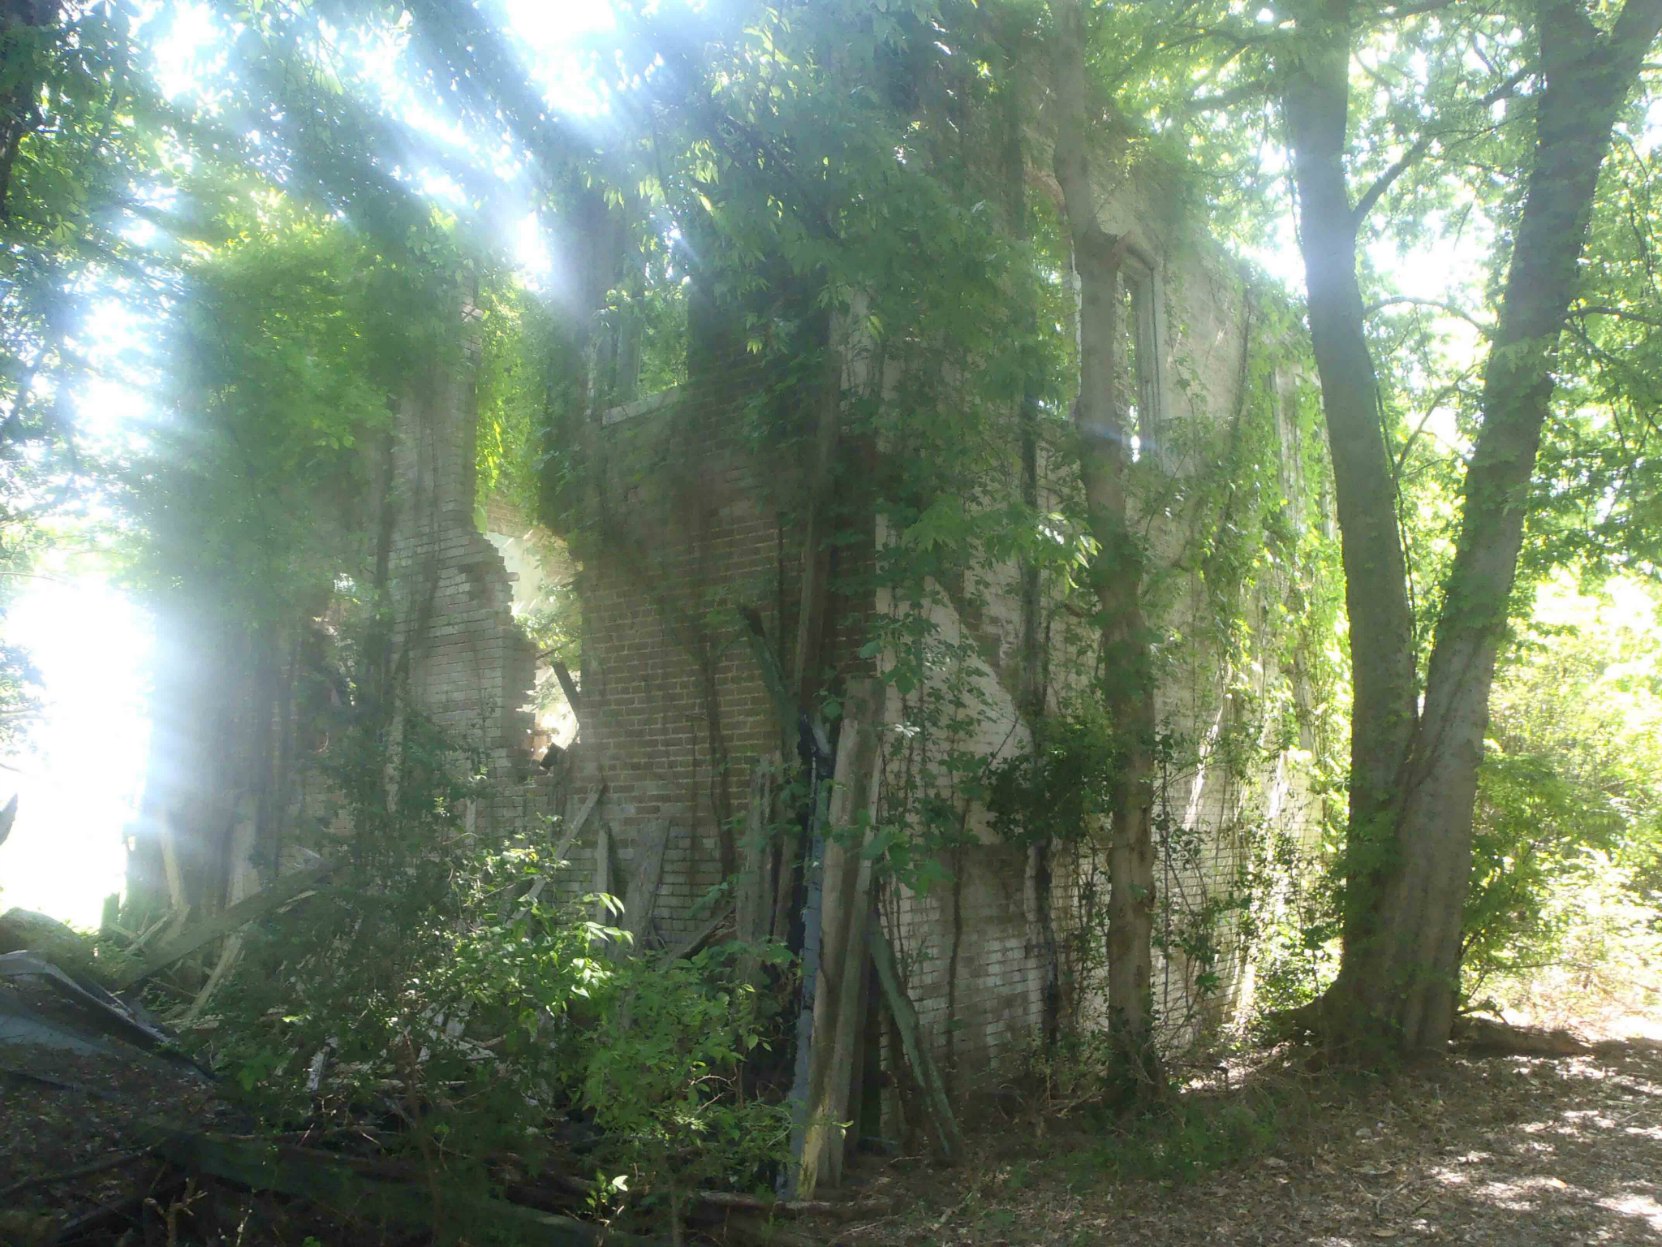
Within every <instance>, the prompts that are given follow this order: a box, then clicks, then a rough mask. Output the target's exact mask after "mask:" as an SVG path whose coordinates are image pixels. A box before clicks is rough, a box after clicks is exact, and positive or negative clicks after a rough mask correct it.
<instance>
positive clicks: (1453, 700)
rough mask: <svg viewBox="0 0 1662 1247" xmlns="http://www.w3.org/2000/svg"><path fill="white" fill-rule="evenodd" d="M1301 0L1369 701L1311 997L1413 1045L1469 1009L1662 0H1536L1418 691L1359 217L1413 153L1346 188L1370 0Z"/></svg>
mask: <svg viewBox="0 0 1662 1247" xmlns="http://www.w3.org/2000/svg"><path fill="white" fill-rule="evenodd" d="M1289 8H1290V10H1291V15H1292V16H1293V18H1294V21H1295V23H1296V36H1295V38H1293V39H1291V40H1289V41H1288V43H1287V44H1286V45H1285V51H1284V54H1283V64H1282V66H1281V67H1280V68H1281V80H1282V104H1283V108H1284V115H1285V119H1286V125H1287V137H1288V142H1289V145H1290V147H1291V149H1292V168H1293V177H1294V183H1295V186H1296V189H1297V195H1298V204H1297V214H1298V224H1299V232H1300V246H1301V249H1302V252H1303V257H1304V264H1305V272H1306V279H1307V284H1308V288H1309V295H1310V321H1311V329H1312V340H1313V345H1314V348H1315V353H1316V360H1317V368H1318V372H1319V375H1320V380H1321V384H1322V392H1323V399H1324V404H1325V407H1326V416H1327V422H1328V432H1329V441H1330V445H1331V447H1332V451H1333V461H1334V475H1335V485H1336V491H1337V496H1338V498H1337V500H1338V509H1339V521H1340V526H1341V529H1342V532H1343V553H1344V562H1345V572H1346V577H1347V581H1348V584H1349V588H1348V599H1349V605H1350V621H1351V651H1352V661H1353V678H1354V683H1355V706H1356V709H1355V716H1354V720H1353V727H1352V751H1351V784H1352V791H1351V811H1350V816H1351V823H1350V835H1349V845H1348V848H1347V862H1346V870H1347V900H1346V914H1345V932H1344V934H1345V940H1344V953H1343V959H1342V963H1341V968H1340V972H1339V977H1338V979H1337V981H1336V982H1335V983H1334V985H1333V987H1332V988H1331V989H1330V991H1329V992H1328V994H1327V995H1326V997H1324V999H1323V1000H1322V1001H1321V1002H1320V1007H1319V1009H1318V1010H1317V1016H1318V1018H1319V1021H1320V1025H1321V1028H1322V1029H1323V1030H1324V1031H1325V1032H1326V1033H1327V1034H1328V1035H1329V1036H1330V1037H1332V1038H1334V1039H1337V1040H1338V1041H1340V1042H1342V1043H1355V1042H1360V1041H1363V1040H1370V1039H1377V1037H1379V1036H1381V1035H1385V1036H1389V1037H1390V1039H1391V1041H1392V1042H1393V1044H1394V1046H1396V1047H1398V1048H1400V1049H1401V1050H1404V1051H1408V1052H1415V1051H1426V1050H1435V1049H1438V1048H1440V1047H1441V1046H1442V1045H1443V1044H1444V1043H1445V1042H1446V1040H1447V1039H1448V1036H1449V1033H1450V1029H1451V1027H1452V1025H1453V1021H1454V1016H1455V1009H1456V1004H1457V998H1458V979H1459V958H1460V918H1461V908H1462V903H1463V901H1464V898H1465V895H1466V891H1467V888H1468V884H1469V875H1470V870H1471V849H1472V808H1473V801H1474V798H1475V794H1476V789H1477V773H1478V765H1479V762H1480V761H1481V758H1482V751H1483V736H1484V730H1485V727H1486V724H1487V718H1488V698H1489V689H1490V685H1491V683H1492V680H1493V675H1494V667H1495V658H1496V654H1497V651H1498V648H1499V645H1500V643H1501V641H1502V639H1503V637H1504V634H1505V629H1506V625H1507V619H1508V605H1509V602H1510V599H1511V595H1512V589H1513V584H1514V580H1515V577H1516V571H1517V564H1518V555H1519V550H1520V548H1521V545H1522V539H1523V531H1524V522H1525V518H1526V512H1527V505H1526V504H1527V499H1528V494H1529V490H1530V483H1531V478H1532V473H1533V470H1534V466H1535V460H1536V455H1537V451H1538V449H1539V446H1540V440H1541V432H1542V428H1543V425H1544V424H1545V422H1546V419H1547V416H1548V413H1549V410H1550V407H1551V403H1552V399H1553V393H1554V386H1555V379H1554V366H1555V362H1556V358H1557V351H1558V344H1559V339H1560V336H1561V334H1562V332H1563V329H1564V325H1565V322H1566V317H1567V313H1568V311H1569V309H1570V306H1571V301H1572V299H1573V298H1574V297H1575V294H1576V290H1577V280H1578V277H1577V267H1578V264H1579V261H1580V258H1581V254H1582V249H1583V246H1584V240H1585V238H1586V234H1587V228H1588V222H1589V220H1590V218H1591V215H1592V208H1593V202H1594V194H1595V191H1596V189H1597V184H1598V176H1599V169H1600V167H1601V165H1602V164H1603V161H1604V158H1605V155H1606V153H1607V151H1608V150H1609V147H1610V142H1611V135H1612V131H1613V128H1614V126H1615V123H1616V120H1617V118H1618V115H1619V113H1620V111H1621V109H1622V106H1623V104H1624V103H1625V101H1626V99H1627V96H1628V93H1629V91H1630V90H1631V89H1632V86H1633V84H1634V82H1635V80H1636V78H1637V75H1638V73H1639V70H1640V67H1641V65H1642V64H1643V62H1644V57H1645V54H1646V53H1647V52H1648V50H1649V49H1650V47H1651V45H1652V44H1653V43H1654V41H1655V40H1656V37H1657V34H1658V31H1659V30H1662V0H1627V2H1626V3H1625V4H1624V5H1622V6H1621V8H1620V10H1619V11H1618V12H1617V13H1616V14H1615V16H1614V19H1613V20H1612V21H1610V22H1609V24H1608V26H1607V27H1606V28H1604V29H1600V27H1599V26H1598V25H1597V24H1595V21H1594V19H1593V16H1592V15H1591V13H1590V11H1589V9H1588V8H1587V7H1586V6H1584V5H1583V4H1581V3H1579V2H1578V0H1537V2H1536V3H1535V4H1534V5H1533V6H1532V7H1531V11H1530V12H1531V17H1532V21H1533V31H1532V36H1533V39H1534V45H1535V56H1536V60H1535V64H1534V66H1533V72H1534V74H1535V75H1536V76H1537V77H1538V80H1539V88H1538V90H1537V91H1536V92H1535V93H1534V94H1533V97H1532V102H1533V129H1534V143H1533V148H1532V151H1531V152H1530V155H1529V158H1528V164H1527V167H1526V169H1525V170H1524V179H1523V180H1524V192H1523V198H1522V202H1521V205H1520V207H1519V210H1518V218H1517V226H1516V229H1515V231H1514V234H1513V245H1512V251H1511V257H1510V264H1509V268H1508V272H1507V277H1506V281H1505V285H1504V289H1503V292H1502V295H1501V301H1500V308H1499V319H1498V325H1497V327H1496V329H1495V332H1494V334H1493V336H1492V339H1491V345H1490V351H1489V355H1488V358H1487V362H1486V364H1485V367H1484V377H1483V386H1482V395H1481V400H1480V407H1479V414H1480V424H1479V428H1478V432H1477V436H1476V441H1475V444H1474V447H1473V451H1472V454H1471V457H1470V460H1469V464H1468V467H1467V471H1466V476H1465V482H1464V486H1463V491H1462V497H1461V503H1460V512H1459V515H1460V522H1459V529H1458V537H1457V541H1456V552H1455V556H1454V561H1453V565H1452V567H1451V568H1450V570H1449V573H1448V575H1447V579H1446V583H1445V585H1444V592H1443V594H1442V603H1443V605H1442V609H1441V613H1440V615H1439V617H1438V620H1437V623H1436V627H1435V633H1434V639H1433V644H1432V649H1431V657H1430V661H1429V664H1428V667H1427V671H1426V678H1425V684H1424V691H1423V699H1418V700H1417V696H1416V694H1417V688H1416V679H1415V664H1414V641H1413V631H1412V612H1411V610H1410V606H1409V598H1408V592H1407V588H1406V580H1405V561H1404V559H1403V556H1402V551H1401V546H1400V543H1399V540H1398V535H1397V514H1396V502H1395V494H1394V488H1393V481H1392V465H1391V461H1390V458H1389V456H1388V455H1387V454H1386V453H1385V443H1384V438H1383V434H1382V431H1381V428H1382V422H1381V407H1380V402H1379V391H1378V385H1377V381H1376V378H1375V373H1374V369H1373V364H1372V358H1371V355H1370V353H1369V350H1368V345H1367V338H1366V335H1365V331H1364V324H1363V315H1364V313H1363V304H1362V300H1361V296H1360V291H1359V287H1358V284H1357V278H1356V272H1357V240H1358V234H1359V230H1360V227H1361V224H1362V222H1363V220H1364V219H1365V218H1366V216H1367V214H1368V212H1369V211H1370V210H1371V209H1372V208H1373V206H1374V205H1375V204H1376V203H1377V202H1378V200H1379V198H1380V196H1381V195H1382V194H1383V193H1384V192H1385V190H1386V189H1388V187H1389V186H1390V184H1391V181H1392V180H1393V178H1394V177H1395V176H1396V175H1397V173H1400V172H1401V169H1402V167H1404V166H1403V164H1402V162H1399V163H1398V165H1395V166H1393V167H1392V169H1391V170H1387V171H1386V173H1385V175H1383V176H1382V177H1381V178H1380V179H1379V180H1378V181H1377V182H1375V183H1374V185H1373V186H1371V187H1369V188H1368V189H1367V190H1366V191H1364V192H1363V193H1362V194H1361V195H1360V196H1358V197H1356V198H1355V199H1353V198H1352V195H1351V188H1350V185H1349V180H1348V177H1347V174H1346V163H1345V161H1346V155H1347V148H1346V136H1347V124H1348V120H1349V109H1350V67H1351V60H1352V56H1353V53H1354V51H1355V46H1356V41H1357V38H1358V36H1359V33H1360V32H1361V31H1362V30H1363V29H1364V26H1365V21H1366V20H1367V19H1368V18H1370V17H1371V16H1373V15H1372V14H1371V13H1370V12H1369V11H1368V9H1366V8H1364V7H1363V6H1360V5H1358V4H1355V3H1353V2H1352V0H1313V2H1311V3H1306V4H1302V5H1298V6H1289ZM1423 150H1424V146H1423V143H1422V144H1421V145H1419V148H1418V151H1416V152H1415V153H1414V154H1416V155H1417V154H1418V152H1419V151H1423ZM1381 1024H1383V1026H1381Z"/></svg>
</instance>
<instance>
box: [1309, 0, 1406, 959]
mask: <svg viewBox="0 0 1662 1247" xmlns="http://www.w3.org/2000/svg"><path fill="white" fill-rule="evenodd" d="M1300 34H1301V36H1303V37H1302V38H1301V40H1300V51H1301V53H1302V55H1301V56H1300V57H1299V59H1298V62H1297V64H1296V66H1294V67H1293V68H1292V70H1291V72H1290V74H1289V77H1288V82H1287V87H1286V90H1285V95H1284V99H1283V107H1284V111H1285V115H1286V119H1287V129H1288V137H1289V141H1290V144H1291V146H1292V151H1293V179H1294V184H1295V186H1296V188H1297V191H1298V225H1299V247H1300V250H1301V251H1302V253H1303V258H1304V270H1305V283H1306V286H1307V288H1308V298H1309V316H1310V335H1311V339H1312V345H1313V348H1314V352H1315V356H1316V371H1317V374H1318V376H1319V377H1320V380H1321V387H1322V400H1323V406H1324V410H1325V414H1326V418H1327V427H1328V442H1329V445H1330V446H1331V447H1332V458H1333V478H1334V494H1335V500H1336V502H1337V506H1338V513H1339V535H1340V543H1341V547H1342V551H1343V558H1344V567H1345V605H1346V609H1347V613H1348V615H1349V619H1350V651H1351V669H1352V696H1353V703H1352V711H1351V753H1350V822H1349V827H1350V834H1349V836H1348V837H1347V840H1346V854H1345V861H1344V863H1343V866H1342V870H1343V876H1344V879H1345V904H1344V937H1345V947H1346V948H1347V949H1349V948H1362V947H1366V946H1369V945H1371V943H1372V942H1373V932H1374V928H1375V926H1376V925H1377V909H1378V896H1379V887H1378V884H1379V881H1380V878H1381V872H1382V871H1383V870H1384V869H1385V868H1386V864H1387V859H1388V858H1389V856H1390V844H1391V838H1392V825H1391V824H1392V815H1391V811H1392V807H1393V805H1394V798H1395V795H1396V792H1397V781H1398V779H1399V777H1400V774H1401V770H1402V764H1403V759H1404V758H1405V757H1406V755H1407V752H1408V743H1409V741H1410V739H1411V738H1412V735H1413V731H1414V722H1415V687H1414V619H1413V612H1412V610H1411V609H1410V606H1409V601H1408V576H1407V569H1406V563H1405V561H1404V558H1403V552H1402V543H1401V541H1400V539H1399V536H1398V532H1397V512H1396V490H1395V486H1394V483H1393V481H1392V475H1391V462H1390V455H1389V453H1388V452H1387V450H1386V446H1385V431H1384V426H1383V423H1382V421H1381V411H1380V399H1379V383H1378V379H1377V377H1376V374H1375V371H1374V364H1373V356H1372V353H1371V352H1370V350H1369V348H1368V342H1367V338H1366V336H1365V333H1364V326H1363V310H1362V292H1361V289H1360V288H1359V287H1358V285H1357V279H1356V237H1357V228H1358V225H1359V221H1358V220H1357V217H1356V212H1355V209H1354V208H1353V207H1352V206H1351V201H1350V190H1349V186H1348V184H1347V180H1346V177H1345V170H1344V153H1345V128H1346V122H1347V118H1348V112H1349V98H1350V81H1349V75H1350V44H1351V25H1350V12H1349V5H1348V3H1346V2H1345V0H1338V2H1336V3H1329V4H1327V5H1325V6H1324V9H1323V11H1322V13H1321V15H1320V17H1319V18H1318V19H1317V21H1316V23H1315V25H1314V26H1313V28H1311V29H1308V30H1301V31H1300ZM1347 968H1348V963H1347Z"/></svg>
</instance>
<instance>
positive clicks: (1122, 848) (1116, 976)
mask: <svg viewBox="0 0 1662 1247" xmlns="http://www.w3.org/2000/svg"><path fill="white" fill-rule="evenodd" d="M1051 11H1052V14H1053V16H1054V18H1055V30H1054V37H1055V40H1056V65H1055V92H1056V114H1057V115H1056V151H1055V167H1056V180H1057V182H1058V183H1059V184H1060V185H1061V188H1062V197H1063V201H1064V208H1065V211H1066V215H1067V220H1068V229H1069V232H1070V234H1071V235H1072V240H1073V255H1074V268H1075V270H1076V272H1077V273H1078V275H1079V286H1080V307H1079V397H1078V399H1077V401H1076V402H1075V404H1074V409H1073V410H1074V426H1075V433H1076V434H1077V437H1078V448H1079V475H1080V481H1081V483H1082V484H1083V486H1084V492H1085V516H1086V523H1087V526H1088V527H1089V529H1090V533H1091V536H1092V538H1093V539H1094V540H1095V541H1096V544H1097V553H1096V556H1095V558H1094V559H1093V560H1092V563H1091V568H1090V580H1091V587H1092V589H1093V590H1094V591H1095V593H1096V599H1097V609H1098V612H1099V627H1100V629H1101V634H1100V635H1101V645H1102V660H1103V668H1104V670H1105V672H1106V675H1105V677H1104V680H1103V688H1102V696H1103V701H1104V704H1105V706H1106V708H1107V711H1108V716H1109V721H1110V723H1111V724H1112V728H1113V733H1114V743H1115V763H1116V767H1115V774H1114V778H1113V782H1112V784H1111V785H1110V796H1111V799H1112V802H1113V812H1112V814H1111V816H1110V820H1109V835H1108V882H1109V893H1108V1011H1109V1018H1110V1026H1111V1028H1112V1031H1113V1035H1114V1039H1115V1041H1116V1046H1117V1047H1118V1048H1119V1050H1120V1053H1121V1055H1122V1056H1123V1057H1124V1058H1125V1059H1126V1061H1127V1066H1128V1069H1129V1070H1130V1072H1131V1073H1133V1074H1134V1075H1136V1076H1137V1077H1138V1078H1140V1079H1141V1080H1143V1081H1144V1082H1146V1083H1147V1084H1149V1085H1153V1086H1158V1084H1159V1081H1160V1075H1159V1062H1158V1057H1157V1055H1156V1052H1155V1046H1154V1009H1153V952H1152V940H1153V933H1154V902H1155V890H1154V835H1153V818H1152V813H1153V804H1154V798H1153V790H1154V785H1153V776H1154V737H1155V726H1156V724H1155V707H1154V681H1153V672H1152V669H1151V663H1150V660H1149V629H1148V623H1147V621H1146V620H1145V619H1144V617H1143V606H1142V593H1143V563H1144V553H1143V546H1142V542H1141V540H1140V538H1139V536H1138V534H1137V532H1136V531H1135V528H1134V527H1133V524H1132V515H1131V504H1130V497H1129V491H1128V489H1127V484H1128V477H1129V475H1130V468H1131V436H1132V433H1133V430H1132V429H1131V428H1130V427H1129V424H1128V420H1127V415H1126V405H1125V403H1124V401H1123V396H1122V395H1121V394H1120V393H1119V372H1120V364H1121V360H1120V358H1119V356H1120V352H1119V335H1120V327H1119V323H1118V318H1119V277H1120V263H1121V258H1122V255H1123V250H1124V249H1123V245H1122V241H1121V240H1120V239H1117V238H1114V237H1112V236H1111V235H1109V234H1108V233H1107V232H1106V231H1105V230H1104V229H1103V228H1102V226H1101V224H1100V222H1099V221H1098V219H1097V213H1096V197H1095V188H1094V186H1093V184H1092V182H1091V169H1090V158H1089V144H1088V139H1089V129H1088V123H1087V111H1086V99H1087V93H1086V87H1085V65H1084V46H1085V32H1084V14H1083V9H1082V6H1081V4H1080V3H1079V0H1056V3H1054V4H1053V5H1052V6H1051Z"/></svg>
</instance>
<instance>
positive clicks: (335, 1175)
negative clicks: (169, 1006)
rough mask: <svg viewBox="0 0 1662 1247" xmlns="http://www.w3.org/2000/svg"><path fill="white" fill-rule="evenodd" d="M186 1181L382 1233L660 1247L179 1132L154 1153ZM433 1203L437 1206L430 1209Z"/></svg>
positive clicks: (303, 1152) (270, 1147)
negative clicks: (311, 1210) (222, 1185)
mask: <svg viewBox="0 0 1662 1247" xmlns="http://www.w3.org/2000/svg"><path fill="white" fill-rule="evenodd" d="M156 1151H157V1153H158V1154H159V1155H160V1156H162V1157H163V1158H164V1159H166V1160H167V1161H169V1162H170V1163H172V1164H173V1165H175V1166H176V1167H178V1168H179V1169H181V1170H184V1171H185V1172H187V1173H191V1174H196V1175H203V1176H208V1177H213V1178H218V1179H220V1180H221V1181H224V1182H230V1183H232V1184H233V1185H236V1186H241V1187H246V1188H247V1189H249V1190H251V1191H271V1192H274V1193H276V1194H280V1195H288V1196H291V1197H294V1198H297V1199H303V1200H305V1201H307V1202H308V1203H313V1204H316V1205H318V1206H319V1207H322V1208H324V1209H327V1210H329V1211H332V1212H335V1213H338V1214H342V1215H346V1216H350V1217H353V1218H355V1219H361V1220H366V1221H371V1222H376V1223H380V1224H384V1225H397V1226H407V1227H410V1228H413V1229H423V1230H425V1229H431V1228H432V1227H433V1225H434V1221H435V1220H436V1219H437V1218H438V1217H439V1216H440V1215H443V1216H447V1217H451V1218H455V1219H456V1220H457V1221H458V1222H461V1223H465V1224H466V1225H467V1226H468V1227H469V1235H468V1237H469V1238H470V1239H472V1240H473V1241H476V1242H500V1243H504V1244H507V1243H521V1242H537V1243H545V1244H549V1245H550V1247H664V1245H663V1244H662V1243H661V1242H660V1240H657V1239H649V1238H642V1237H640V1236H639V1235H635V1234H624V1233H621V1232H619V1231H615V1230H610V1229H608V1228H607V1227H605V1226H602V1225H594V1224H591V1223H589V1222H587V1221H579V1220H577V1219H576V1218H575V1217H565V1216H560V1215H559V1214H558V1213H552V1212H544V1211H542V1210H540V1209H536V1208H530V1207H527V1206H525V1205H524V1204H516V1203H512V1202H510V1201H508V1200H505V1199H497V1198H495V1197H493V1196H489V1195H480V1194H473V1193H470V1192H466V1191H458V1190H456V1189H454V1188H445V1189H442V1190H439V1191H437V1192H436V1191H435V1188H434V1186H433V1185H432V1184H431V1183H429V1182H425V1181H422V1180H421V1179H420V1177H419V1175H410V1176H408V1177H405V1178H399V1177H391V1176H387V1175H388V1173H389V1167H388V1166H386V1165H385V1164H377V1163H375V1162H369V1163H367V1164H366V1163H364V1162H355V1161H353V1160H350V1159H348V1158H346V1157H341V1156H335V1155H332V1154H330V1153H328V1152H319V1151H315V1150H313V1149H308V1148H301V1147H294V1146H292V1145H287V1144H278V1143H272V1142H268V1141H266V1140H261V1139H245V1138H232V1137H228V1136H224V1135H210V1134H203V1133H196V1132H186V1131H179V1132H175V1133H172V1134H170V1135H168V1136H167V1137H165V1138H164V1139H162V1140H161V1142H160V1143H158V1145H157V1147H156ZM435 1200H437V1201H438V1204H437V1206H435Z"/></svg>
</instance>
